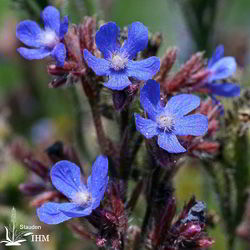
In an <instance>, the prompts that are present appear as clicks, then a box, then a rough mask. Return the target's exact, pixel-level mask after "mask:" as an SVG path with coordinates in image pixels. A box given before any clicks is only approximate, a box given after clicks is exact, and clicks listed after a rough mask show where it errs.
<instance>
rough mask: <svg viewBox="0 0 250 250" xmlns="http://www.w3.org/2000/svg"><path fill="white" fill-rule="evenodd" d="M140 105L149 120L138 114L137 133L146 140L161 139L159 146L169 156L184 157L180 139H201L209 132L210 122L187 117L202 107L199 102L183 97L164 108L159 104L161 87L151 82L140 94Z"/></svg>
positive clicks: (187, 95)
mask: <svg viewBox="0 0 250 250" xmlns="http://www.w3.org/2000/svg"><path fill="white" fill-rule="evenodd" d="M140 101H141V105H142V107H143V108H144V110H145V111H146V112H147V114H148V118H149V119H145V118H142V117H141V116H140V115H138V114H135V122H136V129H137V130H138V131H139V132H140V133H141V134H143V135H144V136H145V137H146V138H147V139H150V138H152V137H154V136H158V145H159V147H161V148H163V149H164V150H166V151H168V152H169V153H182V152H185V151H186V149H185V148H184V147H183V146H182V145H181V144H180V143H179V141H178V139H177V137H176V136H177V135H179V136H184V135H194V136H200V135H203V134H205V133H206V132H207V129H208V119H207V117H206V116H204V115H201V114H191V115H188V116H185V115H187V114H188V113H190V112H191V111H193V110H194V109H196V108H197V107H198V106H199V105H200V98H199V97H197V96H194V95H189V94H181V95H177V96H174V97H172V98H171V99H170V100H169V101H168V103H167V104H166V106H165V107H163V106H162V105H161V103H160V85H159V84H158V83H157V82H156V81H154V80H149V81H147V83H146V84H145V85H144V87H143V88H142V90H141V93H140Z"/></svg>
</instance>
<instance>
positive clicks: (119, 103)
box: [16, 6, 240, 250]
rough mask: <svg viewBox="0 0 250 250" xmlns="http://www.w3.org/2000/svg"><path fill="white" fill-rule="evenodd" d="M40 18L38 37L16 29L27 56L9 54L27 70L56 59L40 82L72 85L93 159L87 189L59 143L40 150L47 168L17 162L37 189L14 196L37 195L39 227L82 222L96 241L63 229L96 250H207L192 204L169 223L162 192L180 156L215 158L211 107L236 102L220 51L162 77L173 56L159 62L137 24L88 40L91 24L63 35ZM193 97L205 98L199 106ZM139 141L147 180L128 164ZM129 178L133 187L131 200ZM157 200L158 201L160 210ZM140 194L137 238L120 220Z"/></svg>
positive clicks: (67, 28)
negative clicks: (111, 131) (84, 108)
mask: <svg viewBox="0 0 250 250" xmlns="http://www.w3.org/2000/svg"><path fill="white" fill-rule="evenodd" d="M41 16H42V19H43V21H44V30H42V29H41V28H40V27H39V26H38V25H37V24H36V23H35V22H33V21H30V20H26V21H22V22H20V24H18V26H17V30H16V36H17V38H18V39H19V40H20V41H21V42H23V43H24V44H25V45H26V46H28V47H31V48H24V47H21V48H19V49H18V52H19V53H20V54H21V56H23V57H24V58H26V59H28V60H32V59H43V58H45V57H47V56H51V57H52V58H54V59H55V61H56V64H55V63H54V62H53V63H52V64H50V65H49V66H48V73H49V74H50V75H53V76H55V77H56V78H54V80H53V81H52V83H51V84H50V87H59V86H65V85H67V83H69V82H70V83H75V82H81V84H82V87H83V90H84V92H85V95H86V97H87V100H88V102H89V104H90V107H91V112H92V115H93V122H94V126H95V129H96V134H97V140H98V144H99V146H100V151H101V153H102V155H101V156H99V157H97V159H96V161H95V162H94V164H93V166H92V174H91V175H90V176H89V177H88V178H87V183H85V180H84V177H83V174H82V170H81V168H80V167H78V166H77V165H79V166H81V161H80V160H79V159H81V157H78V156H77V154H76V153H75V152H74V153H73V151H71V152H66V151H65V148H64V147H63V146H62V144H60V143H57V144H54V145H53V146H52V147H50V148H49V149H48V150H47V155H48V157H49V159H50V163H51V162H52V163H53V166H52V168H50V167H47V166H45V165H43V164H42V163H41V162H40V161H37V160H34V159H33V158H32V157H31V156H30V155H29V156H27V155H26V156H21V157H19V158H21V159H22V162H23V163H24V165H25V166H26V167H28V169H29V170H31V171H32V172H34V173H36V174H37V175H38V176H39V177H40V178H41V179H42V180H43V185H38V184H37V183H26V184H22V185H21V186H20V189H21V191H23V193H26V194H29V195H37V194H38V197H37V198H36V199H35V201H33V203H32V204H33V205H34V206H36V207H37V216H38V217H39V219H40V220H41V221H42V222H44V223H46V224H59V223H62V222H64V221H68V220H70V219H72V218H78V217H85V219H86V220H87V221H88V222H89V223H90V224H91V225H92V226H93V227H94V228H95V229H96V231H95V233H92V232H89V231H88V232H86V230H85V229H83V227H82V224H81V223H80V220H74V221H73V222H69V223H70V226H71V228H72V230H74V231H76V232H77V233H80V234H81V236H83V237H85V238H88V239H91V240H95V242H96V244H97V246H98V247H107V248H112V249H121V246H126V244H127V245H129V244H133V248H132V247H131V248H130V249H136V248H137V244H139V248H140V246H141V245H140V244H144V243H145V244H146V239H147V240H148V242H150V244H149V245H151V247H152V248H153V249H166V250H167V249H176V250H177V249H191V248H195V249H204V248H207V247H210V246H211V245H212V243H213V240H211V239H210V238H209V237H207V235H206V234H205V233H204V230H205V227H206V221H205V204H204V203H203V202H200V201H196V200H195V199H191V201H190V202H189V203H188V205H187V206H185V207H184V209H183V211H182V213H181V215H180V216H179V217H178V219H177V220H176V221H175V222H174V220H173V218H174V215H175V208H176V204H175V199H174V197H173V195H172V193H171V195H169V190H174V188H172V186H171V188H168V189H167V191H166V189H165V187H166V185H171V183H172V181H171V178H173V176H174V174H175V171H176V169H178V167H176V168H175V166H176V165H178V160H179V159H180V158H181V157H182V156H184V154H183V153H185V152H187V154H188V155H189V156H192V157H197V156H199V158H200V159H201V158H202V157H201V156H203V155H205V156H207V155H208V154H213V155H215V154H217V153H218V151H219V148H220V144H219V143H218V142H217V141H216V140H215V139H214V135H215V133H216V132H217V130H218V128H219V127H220V124H219V119H218V118H219V116H220V113H221V109H222V105H221V104H219V103H218V101H217V102H214V101H213V100H212V98H213V95H219V96H225V97H235V96H238V95H239V94H240V88H239V86H237V85H236V84H234V83H229V82H227V81H228V78H230V77H232V75H233V74H234V73H235V71H236V68H237V65H236V61H235V59H234V58H233V57H224V48H223V46H219V47H217V49H216V51H215V52H214V54H213V56H212V58H211V59H210V60H208V62H207V61H206V60H205V59H204V58H203V54H202V53H196V54H194V55H193V56H192V57H191V58H190V59H189V60H188V61H187V62H186V63H185V64H184V65H183V66H182V67H181V68H180V70H179V71H177V72H175V73H174V74H169V72H170V70H171V68H172V66H173V65H174V63H175V60H176V57H177V49H176V48H172V49H169V50H168V51H167V52H166V54H165V55H164V56H163V57H162V58H161V59H160V58H158V57H157V56H156V54H157V50H158V48H159V46H160V43H161V41H162V38H161V36H160V35H159V34H152V35H151V34H149V32H148V29H147V28H146V27H145V26H144V25H143V24H142V23H140V22H134V23H132V24H131V25H130V26H128V28H127V29H126V28H125V29H123V30H120V28H119V27H118V26H117V25H116V24H115V23H114V22H108V23H106V24H103V25H102V26H101V27H100V28H99V30H98V31H97V32H96V20H95V19H94V18H93V17H86V18H85V19H84V21H83V23H81V24H79V25H73V24H72V25H69V23H68V17H64V19H63V21H61V19H60V13H59V11H58V10H57V9H56V8H54V7H52V6H48V7H46V8H45V9H44V10H43V12H42V15H41ZM222 81H223V82H222ZM224 81H226V82H224ZM69 85H72V84H69ZM103 89H106V90H107V89H109V91H108V93H112V96H113V104H114V105H113V106H112V104H111V103H110V102H108V103H107V104H106V103H105V104H104V103H102V102H100V99H101V97H102V95H101V94H102V91H103ZM197 92H198V93H203V94H207V95H212V98H211V97H208V98H203V97H204V96H202V97H198V96H197V95H195V93H197ZM136 99H137V100H138V101H139V103H140V106H141V109H140V107H139V105H138V102H137V101H136ZM134 100H135V101H134ZM133 101H134V102H133ZM107 110H108V112H106V111H107ZM115 111H119V112H117V117H118V116H119V119H115V118H114V115H113V113H114V112H115ZM107 113H108V114H107ZM103 116H106V117H108V118H109V119H112V120H119V122H120V123H121V124H119V125H120V126H119V127H120V132H121V133H120V134H121V138H120V140H112V139H110V138H109V135H107V134H106V132H105V128H104V126H103V123H102V117H103ZM117 117H116V118H117ZM130 123H133V124H132V125H131V124H130ZM79 131H81V128H80V129H79ZM79 133H81V132H79ZM79 133H78V134H79ZM144 138H146V140H145V142H146V150H147V152H148V156H147V158H146V157H145V159H143V164H145V165H148V168H149V169H150V171H148V169H147V171H145V169H144V168H143V167H140V168H138V169H137V168H136V167H137V163H136V164H134V163H135V158H136V156H137V153H138V152H139V149H140V147H141V146H142V145H144V144H143V140H144ZM104 155H105V156H104ZM108 159H109V161H108ZM75 163H76V164H77V165H76V164H75ZM109 163H110V164H109ZM108 165H110V167H109V170H110V175H111V176H112V183H110V185H108V181H109V177H108ZM152 173H153V174H152ZM145 176H146V177H147V178H144V177H145ZM165 177H166V178H165ZM129 178H133V179H134V180H136V183H137V184H136V187H135V190H134V191H133V192H132V195H131V197H130V198H128V194H127V187H128V181H129ZM164 178H165V179H164ZM51 184H52V185H51ZM146 185H147V186H146ZM145 186H146V187H147V188H144V187H145ZM47 187H49V189H48V188H47ZM162 187H163V188H162ZM145 190H147V191H146V192H145ZM165 191H166V192H165ZM105 192H106V197H107V199H104V195H105ZM156 193H157V195H158V194H159V193H160V194H163V195H162V196H163V198H162V199H161V201H160V202H158V200H159V199H158V196H157V197H156V198H155V194H156ZM141 194H143V195H145V196H146V200H147V211H146V213H145V218H144V222H143V226H142V228H141V229H139V230H132V229H135V227H134V228H132V229H131V227H129V226H128V224H129V223H128V221H129V216H130V214H131V213H132V212H133V208H134V207H135V205H136V202H137V201H138V199H139V197H140V195H141ZM167 196H168V197H167ZM102 200H104V201H103V203H102V205H101V206H100V203H101V201H102ZM58 201H61V202H58ZM157 209H158V210H157ZM156 210H157V211H156ZM154 223H155V224H154ZM138 235H139V236H138ZM126 236H128V237H126ZM138 237H140V239H139V238H138ZM138 239H139V240H138Z"/></svg>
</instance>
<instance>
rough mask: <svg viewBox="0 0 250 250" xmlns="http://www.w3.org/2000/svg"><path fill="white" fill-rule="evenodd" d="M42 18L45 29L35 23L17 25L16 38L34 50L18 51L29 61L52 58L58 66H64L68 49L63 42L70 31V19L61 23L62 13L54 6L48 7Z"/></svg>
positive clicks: (66, 18) (23, 22)
mask: <svg viewBox="0 0 250 250" xmlns="http://www.w3.org/2000/svg"><path fill="white" fill-rule="evenodd" d="M41 17H42V19H43V22H44V27H45V29H44V30H42V29H41V28H40V27H39V26H38V24H37V23H36V22H34V21H30V20H25V21H22V22H20V23H19V24H18V25H17V29H16V36H17V38H18V39H19V40H20V41H21V42H23V43H24V44H25V45H27V46H29V47H32V48H24V47H21V48H18V49H17V51H18V52H19V53H20V54H21V56H23V57H24V58H26V59H28V60H33V59H43V58H45V57H47V56H52V57H53V58H54V59H55V60H56V62H57V65H58V66H63V65H64V61H65V58H66V49H65V46H64V44H63V43H61V40H62V39H63V37H64V35H65V34H66V33H67V31H68V17H64V19H63V21H62V22H61V21H60V12H59V11H58V10H57V9H56V8H55V7H52V6H48V7H46V8H45V9H44V10H43V12H42V14H41Z"/></svg>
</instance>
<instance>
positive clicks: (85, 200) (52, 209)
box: [37, 155, 108, 224]
mask: <svg viewBox="0 0 250 250" xmlns="http://www.w3.org/2000/svg"><path fill="white" fill-rule="evenodd" d="M50 176H51V180H52V184H53V185H54V187H55V188H56V189H58V190H59V191H60V192H61V193H63V194H64V195H65V196H66V197H67V198H68V199H69V200H70V202H65V203H55V202H48V203H45V204H43V205H42V206H41V207H40V208H38V209H37V215H38V217H39V219H40V220H41V221H43V222H44V223H47V224H58V223H61V222H63V221H66V220H69V219H71V218H75V217H82V216H87V215H90V214H91V212H92V210H94V209H95V208H97V207H99V206H100V201H101V200H102V199H103V197H104V193H105V191H106V188H107V185H108V159H107V157H105V156H102V155H101V156H99V157H97V159H96V161H95V162H94V164H93V166H92V175H91V176H89V177H88V181H87V186H85V185H84V183H83V181H82V179H81V172H80V168H79V167H78V166H76V165H75V164H74V163H72V162H69V161H60V162H58V163H56V164H55V165H54V166H53V167H52V169H51V172H50Z"/></svg>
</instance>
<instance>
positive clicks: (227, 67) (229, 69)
mask: <svg viewBox="0 0 250 250" xmlns="http://www.w3.org/2000/svg"><path fill="white" fill-rule="evenodd" d="M236 69H237V64H236V61H235V59H234V57H223V58H222V59H220V60H219V61H217V62H216V63H215V64H213V66H212V67H211V68H210V69H209V70H210V71H211V75H210V76H209V77H208V80H207V82H209V83H210V82H212V81H216V80H220V79H226V78H228V77H230V76H232V75H233V74H234V72H235V71H236Z"/></svg>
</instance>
